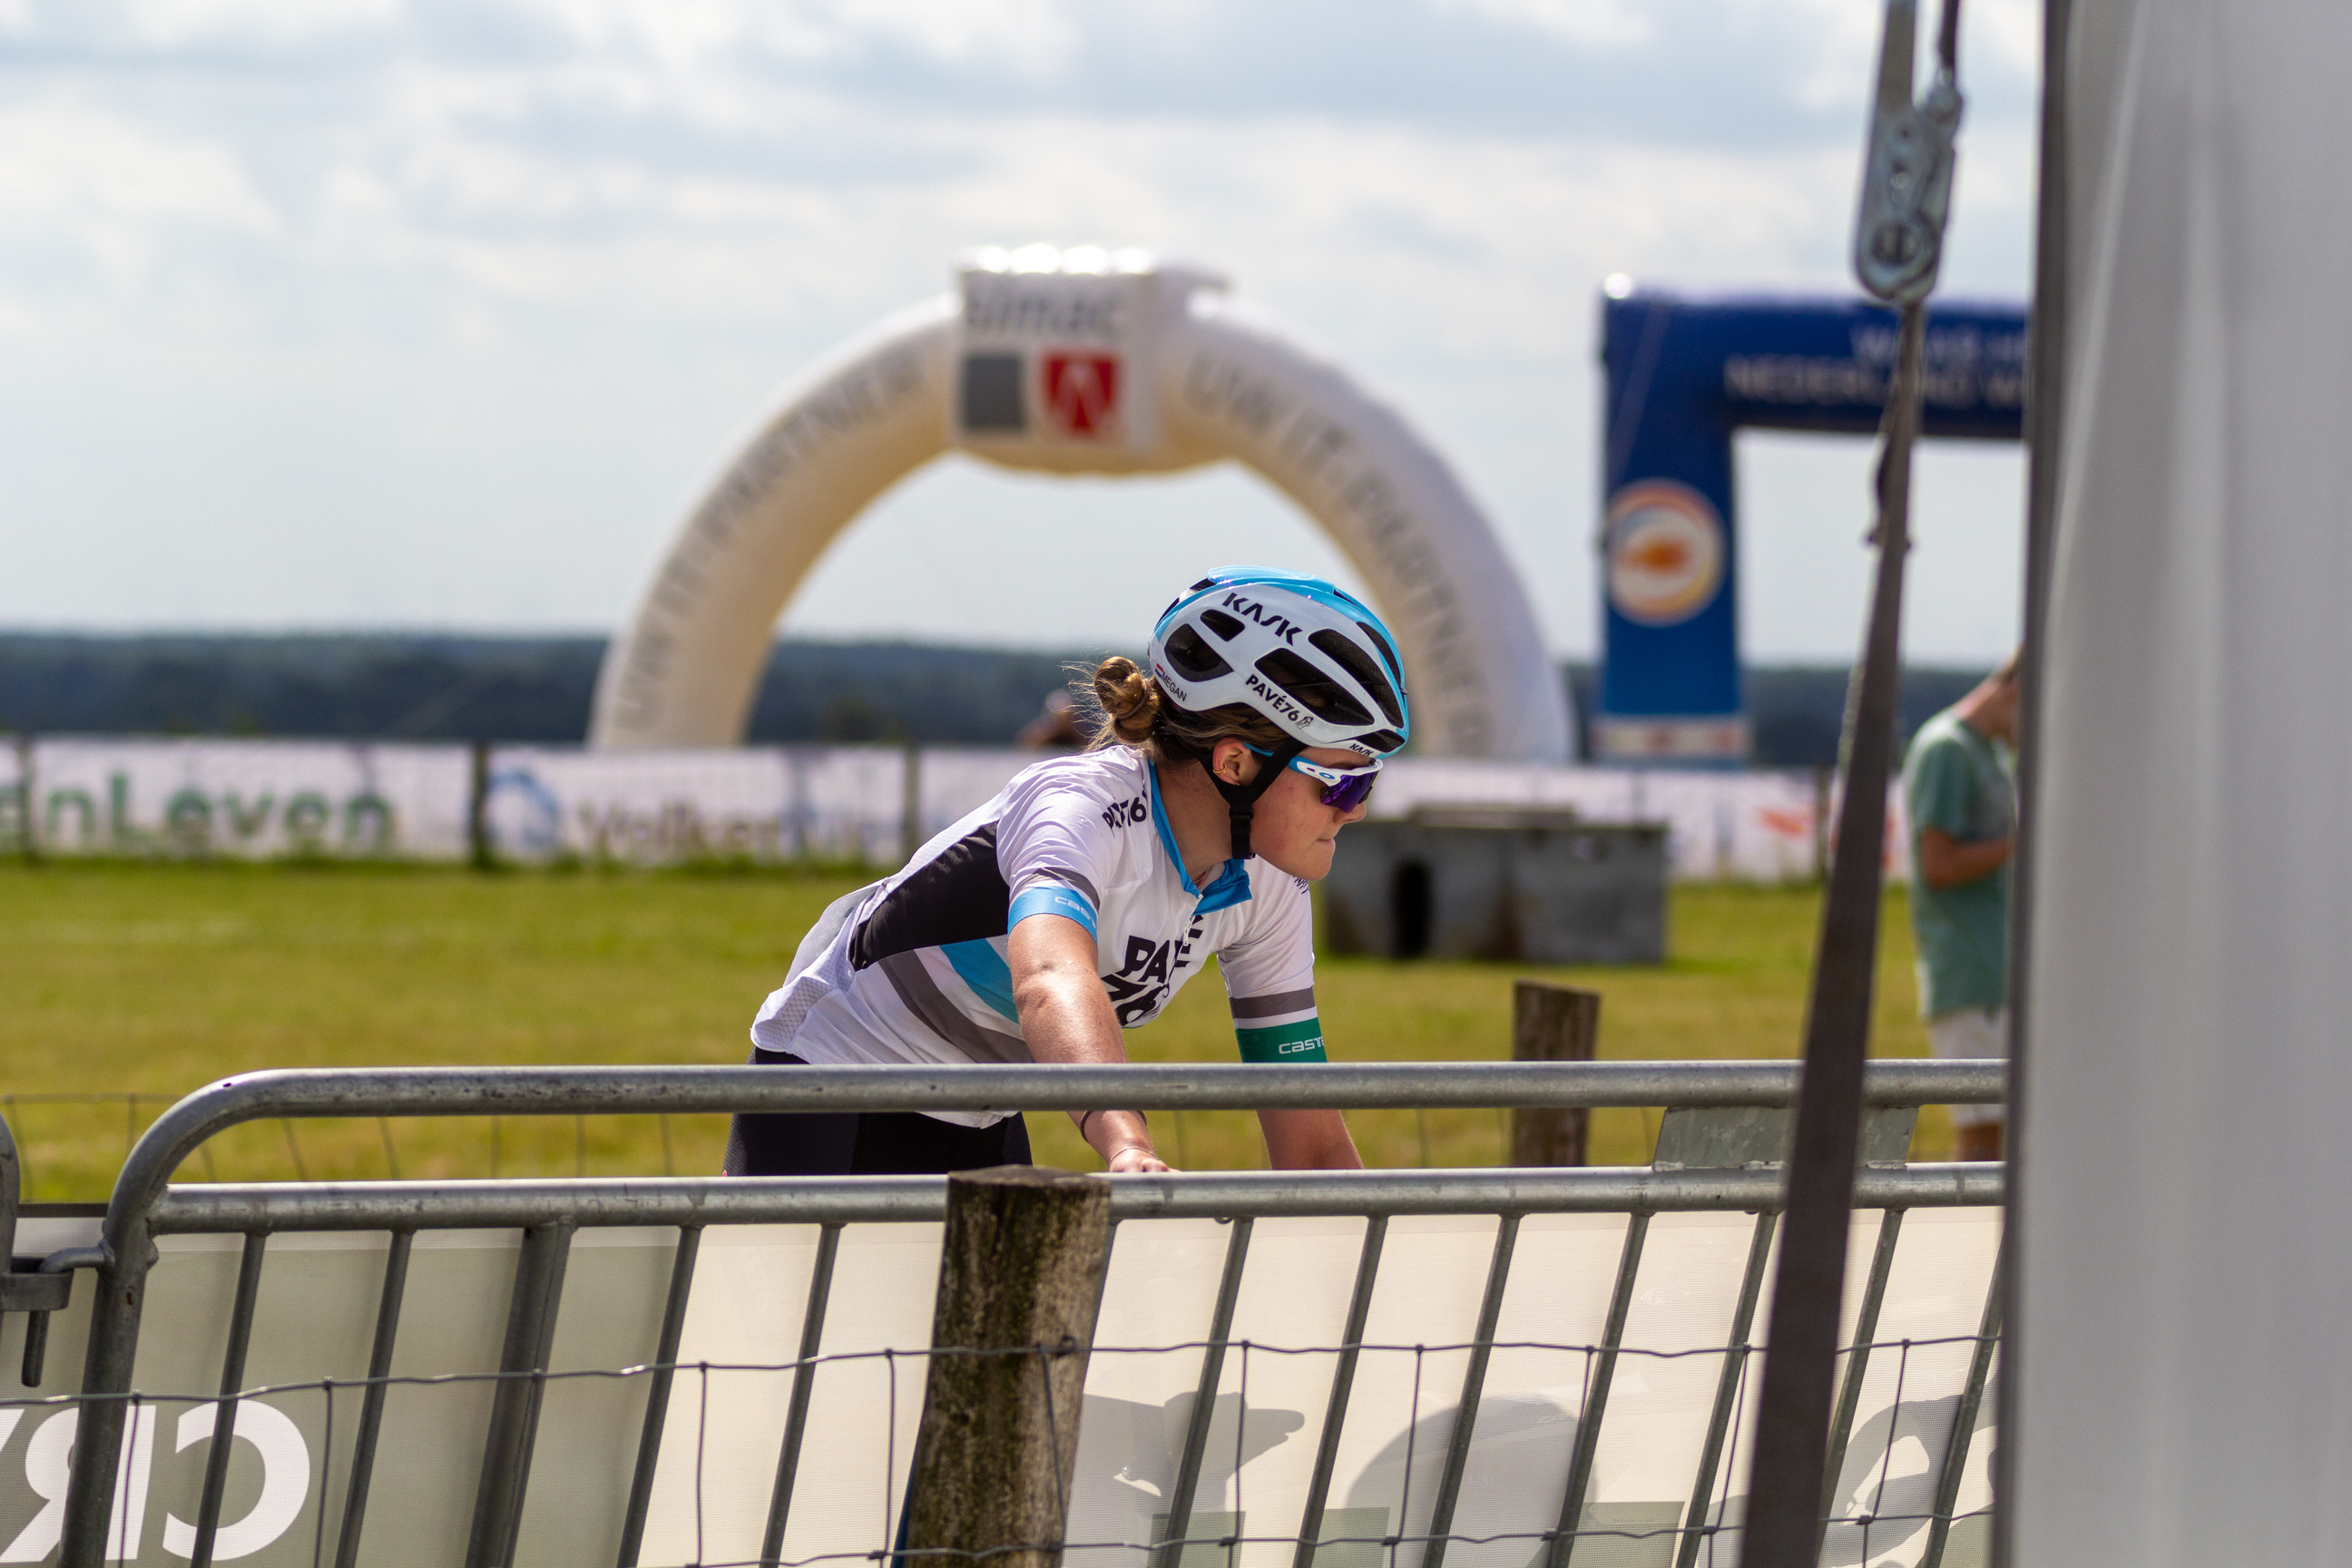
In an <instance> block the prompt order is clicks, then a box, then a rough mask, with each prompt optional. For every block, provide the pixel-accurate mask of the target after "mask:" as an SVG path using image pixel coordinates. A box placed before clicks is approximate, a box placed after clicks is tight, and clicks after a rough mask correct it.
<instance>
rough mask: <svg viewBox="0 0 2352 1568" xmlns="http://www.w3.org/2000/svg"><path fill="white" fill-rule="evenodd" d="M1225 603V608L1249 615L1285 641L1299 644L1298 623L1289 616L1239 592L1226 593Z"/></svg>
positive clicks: (1236, 613)
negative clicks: (1245, 597) (1246, 597)
mask: <svg viewBox="0 0 2352 1568" xmlns="http://www.w3.org/2000/svg"><path fill="white" fill-rule="evenodd" d="M1224 605H1225V608H1227V609H1229V610H1231V611H1232V612H1233V613H1234V614H1235V615H1237V616H1248V617H1249V618H1250V619H1251V620H1254V621H1255V622H1256V623H1257V624H1258V625H1259V626H1264V627H1265V629H1266V630H1267V631H1270V632H1272V633H1273V634H1274V635H1275V636H1276V637H1280V638H1281V639H1282V640H1283V641H1284V643H1286V644H1288V645H1292V646H1296V645H1297V641H1298V623H1297V622H1296V621H1294V620H1292V619H1291V618H1290V617H1289V616H1286V615H1281V614H1279V613H1277V612H1276V611H1274V610H1270V609H1268V608H1266V606H1265V605H1262V604H1260V603H1258V602H1257V601H1256V600H1255V599H1244V598H1243V597H1242V596H1241V595H1239V594H1228V595H1225V598H1224Z"/></svg>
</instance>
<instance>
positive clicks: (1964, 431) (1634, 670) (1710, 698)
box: [1592, 288, 2026, 767]
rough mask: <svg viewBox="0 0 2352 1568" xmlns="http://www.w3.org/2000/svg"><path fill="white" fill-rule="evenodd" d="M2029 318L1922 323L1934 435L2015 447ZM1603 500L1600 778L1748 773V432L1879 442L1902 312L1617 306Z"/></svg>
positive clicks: (1947, 310) (1609, 308) (2014, 311)
mask: <svg viewBox="0 0 2352 1568" xmlns="http://www.w3.org/2000/svg"><path fill="white" fill-rule="evenodd" d="M2025 327H2026V319H2025V312H2024V311H2023V310H2021V309H2020V308H2018V307H2015V306H2006V305H1939V306H1937V307H1936V308H1934V309H1933V310H1930V311H1929V312H1928V317H1927V378H1926V388H1925V404H1926V407H1925V415H1924V424H1923V428H1924V430H1925V433H1926V434H1927V435H1929V436H1948V437H1968V438H1973V439H1979V440H1990V441H2014V440H2018V439H2020V438H2021V435H2022V424H2023V412H2024V403H2025ZM1601 342H1602V357H1603V362H1604V363H1605V364H1606V366H1607V371H1608V381H1609V395H1608V414H1607V425H1606V427H1605V431H1604V436H1605V439H1606V443H1607V446H1606V451H1605V460H1604V465H1603V469H1602V495H1603V497H1604V500H1605V510H1604V512H1603V523H1602V531H1601V599H1602V605H1603V614H1604V616H1605V626H1606V629H1605V632H1604V635H1603V657H1602V663H1601V701H1600V710H1599V711H1598V712H1597V713H1596V714H1594V716H1593V720H1592V750H1593V752H1594V754H1595V756H1596V758H1597V759H1598V760H1601V761H1604V762H1619V763H1628V762H1641V763H1680V764H1683V765H1696V766H1710V765H1711V766H1718V767H1721V766H1738V765H1739V764H1741V763H1745V762H1746V761H1747V760H1748V716H1747V704H1746V700H1745V697H1744V694H1743V693H1742V691H1741V688H1740V672H1739V618H1738V602H1739V596H1738V549H1737V539H1738V535H1737V533H1736V532H1735V531H1734V521H1735V519H1736V517H1737V515H1738V514H1737V511H1736V510H1735V505H1734V498H1733V494H1732V483H1731V477H1732V462H1731V444H1732V436H1733V433H1734V432H1736V431H1738V429H1740V428H1741V427H1743V426H1752V427H1756V428H1761V429H1778V430H1820V431H1828V432H1835V433H1843V434H1853V435H1867V434H1869V433H1871V432H1873V431H1874V430H1876V429H1877V428H1878V422H1879V416H1880V414H1881V412H1882V410H1883V409H1884V408H1885V402H1886V387H1887V382H1888V380H1889V378H1890V377H1891V375H1892V374H1893V371H1894V364H1895V312H1894V311H1892V310H1885V309H1882V308H1879V307H1876V306H1871V305H1864V304H1862V303H1859V302H1857V301H1853V300H1808V299H1800V298H1790V299H1783V298H1768V297H1759V296H1748V297H1739V298H1717V299H1697V298H1685V297H1681V296H1675V295H1670V294H1664V293H1656V292H1650V291H1641V292H1634V291H1632V290H1630V289H1629V290H1626V291H1624V292H1622V293H1620V292H1618V291H1617V290H1616V289H1613V288H1612V290H1611V291H1610V297H1609V298H1607V299H1606V300H1604V301H1603V304H1602V308H1601Z"/></svg>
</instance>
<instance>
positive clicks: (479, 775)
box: [466, 740, 497, 871]
mask: <svg viewBox="0 0 2352 1568" xmlns="http://www.w3.org/2000/svg"><path fill="white" fill-rule="evenodd" d="M467 756H468V760H469V763H470V765H469V767H468V770H467V786H466V863H467V865H469V866H471V867H472V868H474V869H475V870H477V871H487V870H488V869H489V868H491V867H492V866H493V865H495V864H497V857H496V856H495V855H493V854H492V853H491V850H490V743H489V742H488V741H482V740H478V741H476V742H474V743H473V745H472V746H471V747H470V748H469V749H468V752H467Z"/></svg>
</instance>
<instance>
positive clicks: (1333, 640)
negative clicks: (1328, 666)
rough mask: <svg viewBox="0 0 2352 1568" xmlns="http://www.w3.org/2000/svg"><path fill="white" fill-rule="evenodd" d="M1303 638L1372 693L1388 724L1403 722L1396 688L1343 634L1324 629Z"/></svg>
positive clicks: (1368, 657)
mask: <svg viewBox="0 0 2352 1568" xmlns="http://www.w3.org/2000/svg"><path fill="white" fill-rule="evenodd" d="M1307 641H1308V642H1311V643H1313V644H1314V645H1315V646H1316V647H1318V648H1320V649H1322V650H1323V653H1324V655H1325V656H1326V657H1327V658H1329V659H1330V660H1331V662H1332V663H1334V664H1336V665H1338V666H1339V668H1341V669H1344V670H1346V671H1347V672H1348V673H1349V675H1352V676H1354V677H1355V678H1356V684H1357V685H1359V686H1360V687H1362V688H1363V689H1365V690H1367V691H1369V692H1370V693H1371V694H1372V700H1373V701H1375V702H1377V703H1379V704H1380V705H1381V712H1383V713H1385V714H1387V715H1388V720H1389V722H1390V723H1391V724H1402V723H1403V722H1404V712H1403V710H1402V709H1401V708H1399V707H1398V705H1397V699H1396V689H1395V688H1393V687H1391V685H1390V684H1389V682H1388V677H1386V676H1384V675H1382V674H1381V668H1380V666H1378V665H1376V664H1374V663H1373V662H1372V656H1371V655H1370V654H1368V653H1366V652H1365V651H1364V650H1363V649H1362V648H1360V647H1357V646H1356V645H1355V644H1354V643H1352V642H1350V641H1349V640H1348V638H1347V637H1346V636H1345V635H1344V634H1342V633H1339V632H1335V631H1331V630H1329V629H1328V628H1327V629H1325V630H1323V631H1319V632H1317V633H1316V634H1315V635H1314V636H1313V637H1308V638H1307ZM1368 722H1369V721H1368Z"/></svg>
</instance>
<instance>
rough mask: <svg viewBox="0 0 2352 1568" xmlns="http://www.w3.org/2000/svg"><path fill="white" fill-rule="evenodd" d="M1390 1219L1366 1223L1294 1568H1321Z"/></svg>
mask: <svg viewBox="0 0 2352 1568" xmlns="http://www.w3.org/2000/svg"><path fill="white" fill-rule="evenodd" d="M1388 1234H1389V1219H1388V1215H1379V1214H1376V1215H1372V1216H1371V1217H1370V1218H1369V1219H1367V1220H1366V1221H1365V1222H1364V1249H1363V1251H1362V1252H1361V1253H1360V1254H1359V1255H1358V1256H1357V1258H1356V1289H1355V1293H1354V1294H1353V1295H1352V1296H1350V1297H1349V1300H1348V1322H1347V1326H1346V1327H1345V1328H1344V1329H1342V1330H1341V1331H1340V1332H1339V1362H1338V1364H1336V1365H1335V1366H1333V1367H1332V1369H1331V1399H1330V1403H1329V1404H1328V1405H1327V1406H1326V1407H1325V1409H1324V1412H1323V1432H1322V1436H1321V1437H1320V1439H1319V1440H1318V1442H1317V1443H1316V1445H1315V1473H1314V1475H1313V1476H1312V1477H1310V1478H1309V1479H1308V1480H1307V1506H1306V1508H1305V1509H1304V1510H1302V1511H1301V1512H1300V1514H1299V1516H1298V1546H1297V1550H1296V1551H1295V1552H1293V1553H1292V1554H1291V1564H1292V1568H1315V1551H1316V1548H1317V1547H1318V1546H1319V1545H1320V1544H1321V1542H1320V1541H1319V1540H1318V1537H1319V1536H1321V1535H1322V1533H1323V1505H1324V1503H1325V1502H1326V1501H1327V1500H1328V1499H1329V1498H1330V1495H1331V1472H1332V1470H1333V1469H1334V1468H1336V1467H1337V1466H1338V1464H1339V1431H1340V1428H1341V1427H1343V1426H1346V1425H1347V1421H1348V1396H1349V1394H1351V1393H1353V1392H1354V1389H1355V1385H1356V1359H1357V1357H1358V1356H1359V1355H1360V1353H1361V1352H1362V1350H1363V1343H1364V1322H1365V1320H1366V1319H1367V1318H1369V1317H1370V1315H1371V1310H1372V1286H1373V1283H1374V1281H1375V1280H1376V1279H1378V1278H1379V1276H1380V1272H1381V1244H1382V1243H1383V1242H1385V1241H1386V1240H1387V1239H1388Z"/></svg>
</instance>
